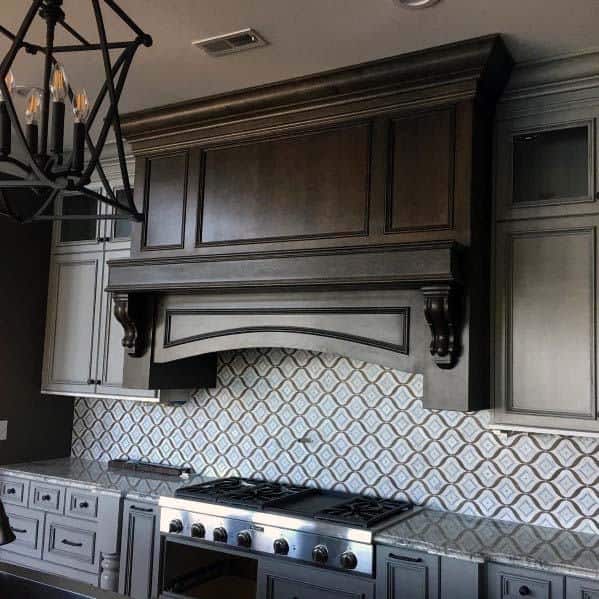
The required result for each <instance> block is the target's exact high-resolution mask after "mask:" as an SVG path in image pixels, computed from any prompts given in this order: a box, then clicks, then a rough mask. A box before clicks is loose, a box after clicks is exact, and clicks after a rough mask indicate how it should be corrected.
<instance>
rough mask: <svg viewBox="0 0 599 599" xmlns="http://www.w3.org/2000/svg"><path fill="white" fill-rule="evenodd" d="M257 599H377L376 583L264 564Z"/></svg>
mask: <svg viewBox="0 0 599 599" xmlns="http://www.w3.org/2000/svg"><path fill="white" fill-rule="evenodd" d="M256 597H257V599H374V582H372V581H369V580H364V579H361V578H359V577H357V576H352V575H347V574H336V573H335V572H331V571H330V570H322V571H320V570H318V569H316V568H315V567H313V566H307V567H302V566H298V565H297V564H293V566H286V565H284V564H281V562H280V561H279V560H277V561H276V562H271V561H270V560H268V561H264V562H262V563H261V565H260V570H259V573H258V592H257V594H256Z"/></svg>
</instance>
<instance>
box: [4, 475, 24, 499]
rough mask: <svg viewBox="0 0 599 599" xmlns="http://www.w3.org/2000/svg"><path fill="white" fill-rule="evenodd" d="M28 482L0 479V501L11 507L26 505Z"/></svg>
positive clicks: (18, 479) (15, 479)
mask: <svg viewBox="0 0 599 599" xmlns="http://www.w3.org/2000/svg"><path fill="white" fill-rule="evenodd" d="M28 496H29V481H28V480H22V479H20V478H9V477H5V476H3V477H2V478H0V499H2V501H3V502H4V503H10V504H13V505H27V498H28Z"/></svg>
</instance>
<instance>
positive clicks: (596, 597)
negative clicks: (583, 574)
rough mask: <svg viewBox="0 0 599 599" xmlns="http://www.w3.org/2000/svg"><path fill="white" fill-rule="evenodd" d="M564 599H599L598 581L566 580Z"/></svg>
mask: <svg viewBox="0 0 599 599" xmlns="http://www.w3.org/2000/svg"><path fill="white" fill-rule="evenodd" d="M566 599H599V581H593V580H585V579H583V578H568V579H567V580H566Z"/></svg>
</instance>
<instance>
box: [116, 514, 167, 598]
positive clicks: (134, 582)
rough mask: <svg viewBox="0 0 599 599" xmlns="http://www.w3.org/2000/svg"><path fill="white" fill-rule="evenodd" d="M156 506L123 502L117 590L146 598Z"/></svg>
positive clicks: (154, 533)
mask: <svg viewBox="0 0 599 599" xmlns="http://www.w3.org/2000/svg"><path fill="white" fill-rule="evenodd" d="M157 512H158V508H156V507H155V506H153V505H149V504H136V503H131V502H125V508H124V512H123V534H122V541H121V544H122V546H121V568H120V577H119V593H121V594H122V595H127V596H128V597H134V598H135V599H147V598H148V597H150V596H151V594H152V578H153V574H154V566H155V564H154V557H155V556H154V547H155V537H156V518H157Z"/></svg>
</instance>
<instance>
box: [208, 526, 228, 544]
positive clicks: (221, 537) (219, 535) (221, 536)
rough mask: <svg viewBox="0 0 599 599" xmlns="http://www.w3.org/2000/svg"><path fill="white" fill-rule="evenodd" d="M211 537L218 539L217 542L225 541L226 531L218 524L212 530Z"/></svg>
mask: <svg viewBox="0 0 599 599" xmlns="http://www.w3.org/2000/svg"><path fill="white" fill-rule="evenodd" d="M212 538H213V539H214V540H215V541H218V542H219V543H226V542H227V531H226V530H225V529H224V528H223V527H222V526H219V527H218V528H215V529H214V531H213V533H212Z"/></svg>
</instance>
